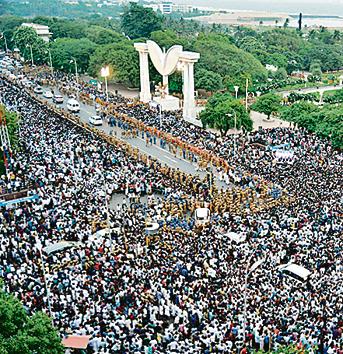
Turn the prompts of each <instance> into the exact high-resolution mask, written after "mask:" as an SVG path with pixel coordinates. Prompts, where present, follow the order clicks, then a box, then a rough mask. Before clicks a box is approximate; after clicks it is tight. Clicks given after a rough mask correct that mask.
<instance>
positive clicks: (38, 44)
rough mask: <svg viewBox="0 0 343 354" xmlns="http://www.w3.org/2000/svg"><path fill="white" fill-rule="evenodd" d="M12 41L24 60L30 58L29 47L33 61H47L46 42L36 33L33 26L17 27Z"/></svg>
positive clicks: (39, 62)
mask: <svg viewBox="0 0 343 354" xmlns="http://www.w3.org/2000/svg"><path fill="white" fill-rule="evenodd" d="M13 41H14V43H15V45H16V46H17V47H18V48H19V50H20V52H21V53H22V54H23V56H24V58H25V60H31V49H30V47H31V48H32V55H33V60H34V63H38V64H42V63H44V62H46V61H47V54H46V52H47V44H46V43H45V42H44V41H43V39H42V38H40V37H39V36H38V35H37V33H36V31H35V30H34V29H33V28H31V27H23V26H20V27H18V29H17V30H16V31H15V32H14V36H13Z"/></svg>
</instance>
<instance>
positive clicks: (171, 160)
mask: <svg viewBox="0 0 343 354" xmlns="http://www.w3.org/2000/svg"><path fill="white" fill-rule="evenodd" d="M49 88H50V87H48V86H43V91H46V90H47V89H49ZM51 89H52V90H53V92H54V93H55V94H60V95H61V96H63V97H64V102H63V103H62V104H56V106H57V107H59V108H63V109H65V110H67V101H68V96H67V95H64V94H62V93H61V92H59V90H57V89H56V88H55V87H51ZM36 96H38V97H40V98H42V99H43V100H46V101H48V102H50V103H52V100H51V99H46V98H45V97H44V96H43V95H36ZM52 104H54V103H52ZM76 115H77V116H78V117H80V118H81V120H82V121H83V122H86V123H89V122H88V119H89V117H91V116H93V115H96V110H95V106H94V105H88V104H84V103H81V102H80V112H79V113H77V114H76ZM162 124H163V122H162ZM95 128H97V129H99V130H102V131H104V132H105V133H107V134H110V132H111V131H112V133H113V132H116V134H117V137H119V138H120V137H121V133H122V132H123V130H122V129H120V128H118V127H110V126H109V125H108V124H107V123H106V122H103V125H102V126H96V127H95ZM123 140H124V139H123ZM125 141H126V142H128V143H129V144H131V146H133V147H135V148H138V149H139V150H140V151H141V152H143V153H145V154H146V155H148V156H151V157H153V158H156V159H157V160H159V161H160V162H161V163H163V164H165V165H167V166H169V167H172V168H174V169H177V168H178V169H180V170H181V171H183V172H186V173H188V174H192V175H199V176H200V177H201V178H204V177H205V175H206V173H205V172H204V171H198V167H197V165H196V164H193V163H191V162H190V161H188V160H185V159H183V158H180V156H175V155H174V154H172V153H171V152H169V151H168V149H162V148H161V147H160V142H159V139H157V142H156V144H152V145H149V146H146V142H145V140H144V139H142V138H141V137H137V138H129V139H125ZM214 178H215V179H216V185H217V187H218V188H219V189H220V188H223V189H227V188H228V186H227V185H226V184H225V183H224V182H222V181H220V180H219V179H218V177H217V176H216V175H214Z"/></svg>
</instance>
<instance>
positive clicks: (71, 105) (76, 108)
mask: <svg viewBox="0 0 343 354" xmlns="http://www.w3.org/2000/svg"><path fill="white" fill-rule="evenodd" d="M67 109H68V111H70V112H73V113H77V112H80V103H79V102H77V101H76V100H75V99H74V98H71V99H69V100H68V102H67Z"/></svg>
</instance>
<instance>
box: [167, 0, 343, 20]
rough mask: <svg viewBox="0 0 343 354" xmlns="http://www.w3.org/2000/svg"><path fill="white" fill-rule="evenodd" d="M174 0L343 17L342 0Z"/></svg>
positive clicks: (200, 5) (193, 3)
mask: <svg viewBox="0 0 343 354" xmlns="http://www.w3.org/2000/svg"><path fill="white" fill-rule="evenodd" d="M174 2H175V3H178V4H189V5H193V6H197V7H202V8H211V9H217V10H224V9H225V10H241V11H242V10H245V11H249V10H251V11H269V12H277V13H286V14H298V13H300V12H302V13H303V14H305V15H318V16H326V15H327V16H340V17H343V0H327V1H319V0H317V1H316V0H314V1H306V0H298V1H295V0H288V1H280V0H245V1H239V0H211V1H208V0H174Z"/></svg>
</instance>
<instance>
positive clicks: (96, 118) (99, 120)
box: [88, 116, 102, 125]
mask: <svg viewBox="0 0 343 354" xmlns="http://www.w3.org/2000/svg"><path fill="white" fill-rule="evenodd" d="M88 122H89V123H90V124H92V125H102V118H101V117H100V116H92V117H89V118H88Z"/></svg>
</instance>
